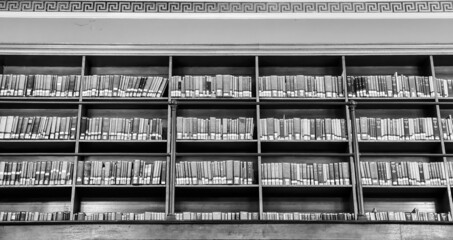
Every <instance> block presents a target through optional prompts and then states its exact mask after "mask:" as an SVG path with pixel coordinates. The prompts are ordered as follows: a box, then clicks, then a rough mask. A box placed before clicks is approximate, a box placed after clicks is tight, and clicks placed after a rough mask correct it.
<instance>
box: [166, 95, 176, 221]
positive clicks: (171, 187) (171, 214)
mask: <svg viewBox="0 0 453 240" xmlns="http://www.w3.org/2000/svg"><path fill="white" fill-rule="evenodd" d="M177 108H178V105H177V102H176V101H175V100H171V101H170V111H171V113H170V116H171V118H170V121H171V129H170V140H169V141H170V166H169V174H168V175H169V176H168V188H167V189H168V190H167V194H168V195H167V199H168V203H167V208H168V217H167V220H176V218H175V179H176V176H175V171H176V117H177V116H176V110H177Z"/></svg>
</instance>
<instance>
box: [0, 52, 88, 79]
mask: <svg viewBox="0 0 453 240" xmlns="http://www.w3.org/2000/svg"><path fill="white" fill-rule="evenodd" d="M0 62H1V65H3V74H26V75H31V74H33V75H34V74H51V75H80V74H81V73H82V57H81V56H37V55H16V56H12V55H5V56H1V57H0Z"/></svg>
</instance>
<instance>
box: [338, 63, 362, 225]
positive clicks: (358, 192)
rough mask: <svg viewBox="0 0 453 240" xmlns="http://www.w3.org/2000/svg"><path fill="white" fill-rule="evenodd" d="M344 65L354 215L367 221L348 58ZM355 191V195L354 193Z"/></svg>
mask: <svg viewBox="0 0 453 240" xmlns="http://www.w3.org/2000/svg"><path fill="white" fill-rule="evenodd" d="M342 62H343V63H342V65H343V84H344V89H345V94H346V95H345V98H346V102H347V106H346V109H347V111H346V118H347V119H346V121H347V123H348V134H349V137H350V138H349V139H350V140H348V141H349V152H350V153H352V154H353V157H352V159H351V161H350V163H351V180H352V184H353V188H354V190H353V194H355V198H356V199H355V202H356V203H355V204H354V213H355V215H356V216H355V217H356V220H366V219H365V207H364V202H363V188H362V181H361V176H360V152H359V142H358V139H357V126H356V124H355V119H356V116H355V111H356V106H357V103H356V102H355V101H354V100H349V97H348V95H347V93H348V90H347V84H346V79H347V77H348V75H347V74H348V73H347V71H346V57H345V56H343V57H342ZM354 191H355V193H354ZM353 198H354V197H353Z"/></svg>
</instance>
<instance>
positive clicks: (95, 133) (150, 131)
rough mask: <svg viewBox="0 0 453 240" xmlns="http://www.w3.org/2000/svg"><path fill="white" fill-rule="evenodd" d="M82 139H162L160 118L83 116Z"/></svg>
mask: <svg viewBox="0 0 453 240" xmlns="http://www.w3.org/2000/svg"><path fill="white" fill-rule="evenodd" d="M80 128H81V129H80V139H81V140H162V139H163V137H162V136H163V134H162V131H163V128H164V126H163V124H162V119H160V118H151V119H147V118H108V117H94V118H87V117H82V122H81V127H80Z"/></svg>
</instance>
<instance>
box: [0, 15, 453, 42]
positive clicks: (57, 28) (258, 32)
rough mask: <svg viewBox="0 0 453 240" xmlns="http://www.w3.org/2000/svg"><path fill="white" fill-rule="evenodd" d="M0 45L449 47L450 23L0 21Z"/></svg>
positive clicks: (452, 31)
mask: <svg viewBox="0 0 453 240" xmlns="http://www.w3.org/2000/svg"><path fill="white" fill-rule="evenodd" d="M0 43H26V44H49V43H50V44H56V43H64V44H112V43H114V44H356V43H357V44H359V43H371V44H382V43H392V44H452V43H453V19H402V20H395V19H273V20H269V19H268V20H261V19H254V20H246V19H235V20H226V19H223V20H222V19H173V20H172V19H76V18H63V19H58V18H44V19H43V18H0Z"/></svg>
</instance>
